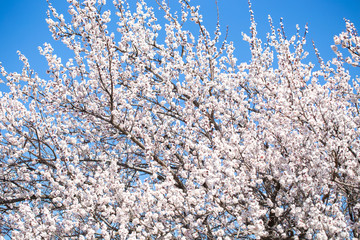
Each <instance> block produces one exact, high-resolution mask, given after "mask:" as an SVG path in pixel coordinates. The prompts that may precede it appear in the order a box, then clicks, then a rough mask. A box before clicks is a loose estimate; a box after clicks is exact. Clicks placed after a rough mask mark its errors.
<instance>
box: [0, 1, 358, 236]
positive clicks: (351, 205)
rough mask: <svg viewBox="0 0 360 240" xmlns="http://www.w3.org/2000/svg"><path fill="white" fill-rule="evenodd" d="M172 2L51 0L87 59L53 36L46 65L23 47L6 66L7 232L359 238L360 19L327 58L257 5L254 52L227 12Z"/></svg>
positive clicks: (69, 40)
mask: <svg viewBox="0 0 360 240" xmlns="http://www.w3.org/2000/svg"><path fill="white" fill-rule="evenodd" d="M166 2H167V1H162V2H160V1H157V5H156V7H159V8H160V10H161V11H160V13H161V14H159V11H157V10H156V11H155V10H154V9H153V7H152V6H150V5H148V4H147V1H145V0H138V1H137V2H136V5H129V4H127V2H126V1H125V0H115V1H114V2H113V4H111V3H106V1H105V0H98V1H96V0H81V1H77V0H68V3H69V11H68V13H67V14H65V13H64V14H65V15H63V14H60V13H58V12H57V11H56V9H55V8H54V7H53V6H52V5H51V4H49V18H48V19H47V23H48V25H49V29H50V31H51V33H52V35H53V38H54V39H55V40H59V41H61V42H62V43H63V44H65V46H66V47H67V48H68V49H69V50H71V52H72V54H73V56H72V58H69V59H66V60H64V59H61V58H60V57H59V56H57V55H56V53H55V52H54V49H53V48H52V46H51V45H50V44H45V45H44V46H43V47H42V48H40V53H41V55H43V56H44V57H45V58H46V60H47V62H48V70H47V74H48V75H47V77H46V78H41V77H40V76H39V75H38V74H37V73H36V72H35V71H34V70H32V69H31V67H30V64H29V62H28V60H27V59H26V57H25V56H23V55H21V53H19V56H20V59H21V60H22V62H23V70H22V71H21V72H19V73H8V72H7V71H6V70H5V69H4V68H3V67H1V68H0V71H1V74H2V76H3V77H2V81H3V82H4V83H6V84H7V86H8V91H4V92H2V93H0V97H1V99H0V189H1V191H0V239H10V238H11V239H263V240H265V239H349V238H353V239H356V238H359V234H360V221H359V218H360V158H359V154H360V141H359V125H360V117H359V90H360V89H359V88H360V86H359V79H358V78H355V77H352V76H351V75H350V73H349V70H348V68H349V67H360V37H359V36H358V34H357V31H356V28H355V26H354V25H353V24H352V23H351V22H350V21H345V24H346V25H345V30H344V32H342V33H340V34H339V35H338V36H335V37H334V45H333V46H332V49H333V51H334V53H335V54H334V58H333V59H332V60H331V61H328V62H326V61H324V60H323V59H322V58H321V57H320V54H319V53H318V51H317V50H316V48H315V55H316V56H317V58H318V63H317V65H316V66H315V65H314V64H312V63H309V62H308V61H307V59H306V57H307V55H308V53H307V52H306V51H305V50H304V45H305V44H306V33H307V29H306V28H305V30H300V29H299V28H298V29H297V30H298V31H297V34H295V35H294V36H286V34H285V30H284V27H283V25H282V24H280V27H279V29H277V28H276V27H275V26H274V25H273V23H272V20H271V18H269V22H270V27H271V31H270V32H269V34H268V37H267V38H266V39H260V38H259V37H257V28H256V22H255V20H254V15H253V12H252V10H251V5H250V3H249V6H250V16H251V19H250V31H249V33H248V34H244V35H243V37H244V40H245V41H246V42H248V43H249V48H250V51H251V59H250V60H249V61H248V62H239V61H238V60H237V59H236V56H234V50H235V48H234V44H233V43H231V42H229V41H227V39H226V37H224V36H221V31H220V25H217V27H216V30H215V32H214V33H209V32H208V31H207V29H206V27H205V26H204V25H203V23H202V16H201V14H200V12H199V8H197V7H194V6H192V5H191V4H190V2H189V1H188V0H180V1H179V4H178V6H177V8H178V11H177V12H175V11H173V10H172V9H170V8H169V7H168V5H167V4H166ZM110 5H111V7H109V6H110ZM158 17H164V18H165V20H166V23H162V22H161V23H160V21H159V20H158V19H157V18H158ZM114 22H116V26H117V27H116V28H117V29H115V28H114ZM190 25H191V26H193V27H192V28H190V27H189V26H190ZM195 27H196V28H195ZM191 29H192V30H191ZM193 29H196V31H197V32H196V31H194V30H193Z"/></svg>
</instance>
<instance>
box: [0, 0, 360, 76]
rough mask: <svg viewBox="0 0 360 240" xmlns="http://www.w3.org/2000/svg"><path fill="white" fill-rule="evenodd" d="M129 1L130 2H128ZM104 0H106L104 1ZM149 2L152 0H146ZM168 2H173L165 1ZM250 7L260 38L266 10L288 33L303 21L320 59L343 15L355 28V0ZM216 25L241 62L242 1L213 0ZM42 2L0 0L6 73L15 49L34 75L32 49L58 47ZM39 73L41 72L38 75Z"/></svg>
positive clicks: (210, 20)
mask: <svg viewBox="0 0 360 240" xmlns="http://www.w3.org/2000/svg"><path fill="white" fill-rule="evenodd" d="M129 1H135V0H129ZM53 2H55V6H57V7H58V8H59V10H60V12H64V13H66V12H67V3H66V1H65V0H53ZM108 2H112V1H110V0H108ZM149 2H154V0H149ZM169 2H170V6H171V5H174V4H175V0H169ZM192 3H193V4H195V5H200V6H202V7H201V12H202V13H203V15H204V22H205V25H207V26H209V29H213V28H214V25H215V23H216V5H215V0H192ZM252 4H253V10H254V11H255V18H256V20H257V22H258V29H259V32H260V33H261V35H262V36H264V35H265V34H266V32H267V31H269V26H268V23H267V16H268V15H269V14H270V15H271V16H272V18H273V21H274V23H275V25H276V26H278V23H279V19H280V17H283V18H284V23H285V27H286V31H287V33H288V34H293V33H294V32H295V25H296V24H299V25H300V27H301V28H302V29H303V26H304V25H305V24H306V23H308V25H309V34H308V43H309V49H310V50H311V45H310V43H311V40H314V41H315V42H316V44H317V47H318V48H319V50H320V53H321V55H322V56H323V58H324V59H325V60H329V59H330V58H331V57H333V56H334V55H333V53H332V51H331V50H330V45H331V44H332V41H333V40H332V38H333V36H334V35H335V34H338V33H340V32H341V31H342V30H344V29H345V24H344V21H343V18H347V19H350V20H351V21H353V22H354V23H355V25H356V26H357V28H358V30H360V0H301V1H295V0H253V1H252ZM218 5H219V11H220V23H221V25H222V28H223V32H225V27H226V26H229V37H228V40H229V41H233V42H235V46H236V47H237V49H238V50H237V51H236V53H237V54H238V56H237V57H238V58H239V59H241V60H245V61H247V60H248V56H249V55H248V54H249V53H248V50H247V48H246V46H247V45H246V43H244V42H243V41H242V37H241V32H245V33H248V32H249V25H250V23H249V12H248V4H247V0H218ZM46 9H47V3H46V1H45V0H33V1H30V0H0V32H1V33H0V62H2V63H3V65H4V66H5V67H6V69H8V71H20V70H21V64H20V62H19V60H18V56H17V54H16V51H17V50H20V51H21V52H22V53H24V54H25V55H26V56H27V57H28V58H29V60H30V64H31V66H32V67H33V68H35V70H37V71H39V72H40V74H41V73H42V72H43V71H45V70H44V69H45V68H44V66H46V62H45V61H44V59H43V57H42V56H40V55H39V53H38V49H37V48H38V46H41V45H42V44H43V43H44V42H51V43H52V44H53V45H54V46H55V50H56V49H58V51H61V47H60V46H61V44H60V43H57V44H56V43H53V41H52V38H51V35H50V33H49V31H48V28H47V25H46V23H45V18H46ZM59 55H61V54H59ZM41 75H42V74H41Z"/></svg>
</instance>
